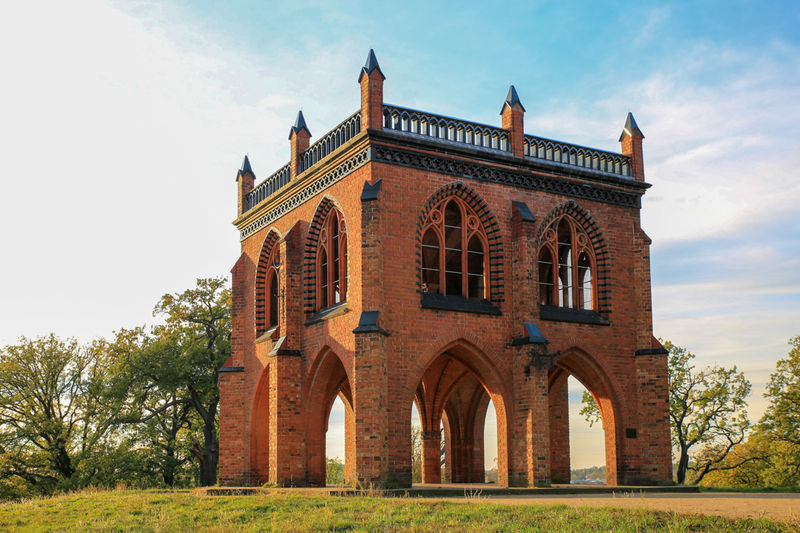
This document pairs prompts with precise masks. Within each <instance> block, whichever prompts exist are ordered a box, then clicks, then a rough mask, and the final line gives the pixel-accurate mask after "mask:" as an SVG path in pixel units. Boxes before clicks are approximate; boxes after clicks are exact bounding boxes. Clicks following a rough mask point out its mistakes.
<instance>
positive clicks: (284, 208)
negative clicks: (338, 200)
mask: <svg viewBox="0 0 800 533" xmlns="http://www.w3.org/2000/svg"><path fill="white" fill-rule="evenodd" d="M370 152H371V149H370V148H365V149H364V150H362V151H360V152H359V153H357V154H355V155H354V156H352V157H350V158H349V159H347V160H346V161H344V162H342V163H341V164H340V165H338V166H337V167H336V168H334V169H333V170H332V171H330V172H328V173H327V174H325V175H323V176H322V177H321V178H320V179H318V180H316V181H314V182H313V183H310V184H309V185H308V186H307V187H305V188H304V189H302V190H300V191H298V192H296V193H295V194H293V195H292V196H290V197H289V198H287V199H286V201H285V202H282V203H280V204H278V205H276V206H275V207H274V208H273V209H271V210H269V211H267V212H266V213H264V214H263V215H262V216H260V217H258V218H257V219H256V220H254V221H253V222H251V223H249V224H247V225H246V226H245V227H244V228H242V230H241V231H240V233H239V238H240V240H242V241H243V240H245V239H246V238H247V237H249V236H250V235H252V234H254V233H255V232H257V231H258V230H260V229H263V228H265V227H267V226H268V225H269V224H271V223H272V222H274V221H275V220H277V219H279V218H280V217H282V216H283V215H285V214H286V213H288V212H289V211H291V210H292V209H294V208H295V207H297V206H299V205H301V204H302V203H304V202H306V201H307V200H309V199H310V198H313V197H314V196H316V195H317V194H319V193H320V192H322V191H324V190H325V189H327V188H328V187H330V186H331V185H333V184H334V183H336V182H337V181H339V180H341V179H342V178H344V177H345V176H347V175H348V174H350V173H351V172H353V171H354V170H356V169H358V168H360V167H362V166H363V165H364V164H365V163H367V162H368V161H370V159H371V154H370Z"/></svg>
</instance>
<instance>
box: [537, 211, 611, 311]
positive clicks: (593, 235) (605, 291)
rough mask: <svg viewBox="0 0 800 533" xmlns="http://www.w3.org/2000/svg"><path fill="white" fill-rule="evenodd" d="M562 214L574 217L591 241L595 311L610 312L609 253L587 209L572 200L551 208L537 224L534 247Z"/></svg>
mask: <svg viewBox="0 0 800 533" xmlns="http://www.w3.org/2000/svg"><path fill="white" fill-rule="evenodd" d="M564 215H568V216H570V217H572V219H574V220H575V222H577V223H578V224H579V225H580V226H581V227H582V228H583V229H584V230H585V231H586V234H587V235H588V236H589V240H590V241H591V243H592V248H593V250H594V258H595V261H596V263H597V265H596V268H597V274H596V279H597V296H598V297H597V300H598V306H597V311H598V312H599V313H600V314H603V315H605V314H607V313H610V312H611V287H610V285H611V283H610V280H611V254H609V253H608V246H607V244H606V241H605V238H604V237H603V234H602V232H601V231H600V228H599V226H598V225H597V222H596V221H595V220H594V218H593V217H592V215H591V213H590V212H589V211H587V210H586V209H584V208H582V207H581V206H579V205H578V204H577V203H575V202H573V201H572V200H569V201H566V202H564V203H562V204H560V205H558V206H556V207H555V208H553V209H552V210H551V211H550V212H549V213H548V214H547V216H546V217H545V218H544V219H542V222H541V223H540V224H539V231H538V233H537V235H536V249H537V251H538V250H539V249H541V247H542V244H543V240H544V232H545V230H546V229H547V228H548V227H549V226H550V224H551V223H552V222H553V221H554V220H556V219H558V218H560V217H562V216H564ZM537 254H538V252H537Z"/></svg>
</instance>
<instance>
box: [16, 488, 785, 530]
mask: <svg viewBox="0 0 800 533" xmlns="http://www.w3.org/2000/svg"><path fill="white" fill-rule="evenodd" d="M796 527H797V524H784V523H780V522H773V521H770V520H766V519H759V520H749V519H748V520H733V519H725V518H719V517H713V516H702V515H682V514H675V513H665V512H655V511H640V510H616V509H608V508H588V507H587V508H571V507H567V506H563V505H560V506H538V505H500V504H490V503H486V502H485V501H483V500H479V499H478V500H476V499H471V500H470V501H468V502H464V503H454V502H443V501H432V500H425V499H413V498H371V497H332V496H314V495H304V494H255V495H250V496H213V497H212V496H204V495H200V494H198V493H194V492H191V491H171V492H164V491H160V492H159V491H126V490H119V491H108V492H100V491H98V492H91V491H86V492H82V493H75V494H67V495H62V496H55V497H52V498H43V499H36V500H28V501H24V502H20V503H4V504H0V530H2V531H53V530H55V531H82V532H86V531H190V532H193V533H195V532H200V531H212V532H217V531H218V532H229V531H435V532H437V533H440V532H443V531H548V532H550V531H578V532H581V533H587V532H590V531H615V532H624V531H637V532H638V531H669V532H700V531H723V532H724V531H731V532H733V531H736V532H740V531H745V532H750V531H752V532H755V531H796V529H795V528H796Z"/></svg>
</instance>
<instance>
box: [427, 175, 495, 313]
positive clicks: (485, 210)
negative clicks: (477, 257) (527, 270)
mask: <svg viewBox="0 0 800 533" xmlns="http://www.w3.org/2000/svg"><path fill="white" fill-rule="evenodd" d="M453 196H455V197H458V198H460V199H461V200H462V201H463V202H464V203H465V204H467V205H468V206H469V207H470V208H472V210H473V211H475V214H476V215H478V218H479V219H480V221H481V224H482V225H483V228H484V230H485V231H486V238H487V240H488V241H489V242H488V244H489V249H488V250H487V253H488V254H489V300H490V301H491V302H492V303H495V304H498V305H499V304H501V303H502V302H503V301H504V285H503V241H502V238H501V236H500V225H499V224H498V222H497V218H496V217H495V216H494V213H493V212H492V210H491V208H490V207H489V204H487V203H486V201H485V200H484V199H483V198H482V197H481V196H480V195H479V194H478V193H477V192H476V191H475V190H474V189H472V188H471V187H469V186H468V185H465V184H464V183H463V182H461V181H454V182H452V183H448V184H447V185H445V186H443V187H441V188H439V189H438V190H437V191H436V192H434V193H433V194H432V195H431V196H430V197H429V198H428V200H427V201H426V202H425V204H424V205H423V207H422V209H421V210H420V212H419V216H418V217H417V228H416V232H415V235H416V266H417V269H416V270H417V292H418V293H420V294H421V293H422V270H421V268H422V229H423V226H424V224H425V221H426V220H427V219H428V215H429V214H430V212H431V210H432V209H433V208H434V207H435V206H437V205H438V204H439V203H441V202H442V200H444V199H446V198H450V197H453Z"/></svg>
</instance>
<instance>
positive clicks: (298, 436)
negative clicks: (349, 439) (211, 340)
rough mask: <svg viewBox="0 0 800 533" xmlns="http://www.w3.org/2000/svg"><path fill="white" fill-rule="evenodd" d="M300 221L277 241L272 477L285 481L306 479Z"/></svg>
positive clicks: (287, 483) (303, 481)
mask: <svg viewBox="0 0 800 533" xmlns="http://www.w3.org/2000/svg"><path fill="white" fill-rule="evenodd" d="M304 229H305V223H304V222H298V223H296V224H295V225H294V226H292V228H291V229H290V230H289V231H288V232H287V233H286V235H285V236H284V238H283V239H281V240H280V241H278V246H279V254H280V255H279V258H280V264H281V267H280V270H279V283H280V284H279V286H280V293H279V302H278V303H279V315H280V316H279V321H278V328H279V335H280V338H279V339H278V341H277V342H276V343H275V346H274V348H273V350H272V352H270V363H269V365H270V372H269V381H270V387H269V395H270V396H269V405H270V410H269V431H270V433H269V442H270V449H269V480H270V482H272V483H276V484H278V485H282V486H300V485H305V484H306V483H307V472H306V435H305V426H306V425H305V412H304V411H303V404H302V384H303V383H304V381H305V373H304V365H303V358H302V354H301V353H300V351H299V350H298V347H299V345H300V344H299V343H300V339H299V334H300V328H301V327H302V324H303V317H302V309H301V306H299V305H296V302H301V301H302V291H303V282H302V274H303V257H302V244H301V243H302V238H301V236H302V234H303V230H304Z"/></svg>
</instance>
